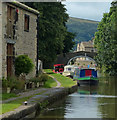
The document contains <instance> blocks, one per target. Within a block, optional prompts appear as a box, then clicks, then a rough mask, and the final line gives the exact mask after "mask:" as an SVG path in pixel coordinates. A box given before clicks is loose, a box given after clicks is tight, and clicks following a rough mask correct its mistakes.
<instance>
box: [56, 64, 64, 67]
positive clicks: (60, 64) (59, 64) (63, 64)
mask: <svg viewBox="0 0 117 120" xmlns="http://www.w3.org/2000/svg"><path fill="white" fill-rule="evenodd" d="M61 65H62V66H64V64H55V65H54V66H55V67H56V66H61Z"/></svg>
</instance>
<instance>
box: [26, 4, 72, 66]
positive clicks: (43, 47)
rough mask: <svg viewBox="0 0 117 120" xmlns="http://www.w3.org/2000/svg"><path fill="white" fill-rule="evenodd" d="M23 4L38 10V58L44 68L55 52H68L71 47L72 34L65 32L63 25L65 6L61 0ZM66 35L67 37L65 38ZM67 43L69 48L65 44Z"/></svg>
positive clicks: (53, 57)
mask: <svg viewBox="0 0 117 120" xmlns="http://www.w3.org/2000/svg"><path fill="white" fill-rule="evenodd" d="M25 4H27V5H29V6H31V7H33V8H35V9H37V10H38V11H39V12H40V17H39V26H38V28H39V33H38V36H39V59H40V60H41V61H43V64H44V68H48V67H49V65H50V64H51V63H53V62H54V60H55V59H56V57H57V54H60V53H62V52H63V51H64V52H66V51H67V52H68V51H69V50H71V49H72V47H73V42H72V39H73V35H72V33H70V32H67V28H66V26H65V23H66V22H67V20H68V18H69V16H68V14H67V13H66V8H65V7H64V5H63V4H61V2H40V3H37V2H36V3H25ZM68 36H69V39H68V38H67V39H66V37H68ZM70 38H71V40H70ZM67 40H68V43H67ZM66 43H67V44H66ZM68 44H69V46H70V48H69V47H67V46H66V45H68Z"/></svg>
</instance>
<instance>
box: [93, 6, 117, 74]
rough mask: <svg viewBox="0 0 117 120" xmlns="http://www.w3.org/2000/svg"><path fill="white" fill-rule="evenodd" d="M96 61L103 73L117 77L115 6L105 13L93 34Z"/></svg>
mask: <svg viewBox="0 0 117 120" xmlns="http://www.w3.org/2000/svg"><path fill="white" fill-rule="evenodd" d="M94 44H95V46H96V48H97V52H98V55H97V57H96V61H97V63H98V65H99V66H100V68H102V70H103V72H105V73H109V75H117V67H116V66H117V6H115V7H111V8H110V12H109V13H105V14H104V15H103V18H102V20H101V22H100V23H99V25H98V32H96V33H95V41H94Z"/></svg>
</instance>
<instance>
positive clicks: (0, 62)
mask: <svg viewBox="0 0 117 120" xmlns="http://www.w3.org/2000/svg"><path fill="white" fill-rule="evenodd" d="M0 78H2V2H1V1H0Z"/></svg>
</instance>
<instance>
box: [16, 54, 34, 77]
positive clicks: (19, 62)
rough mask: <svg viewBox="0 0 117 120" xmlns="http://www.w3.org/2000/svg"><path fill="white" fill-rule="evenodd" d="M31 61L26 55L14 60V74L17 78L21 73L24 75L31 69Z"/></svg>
mask: <svg viewBox="0 0 117 120" xmlns="http://www.w3.org/2000/svg"><path fill="white" fill-rule="evenodd" d="M33 66H34V65H33V63H32V60H31V59H30V58H29V57H28V56H27V55H20V56H18V57H17V58H16V59H15V74H16V75H17V76H19V75H20V74H21V73H25V74H26V75H27V74H28V73H29V72H30V71H32V69H33Z"/></svg>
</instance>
